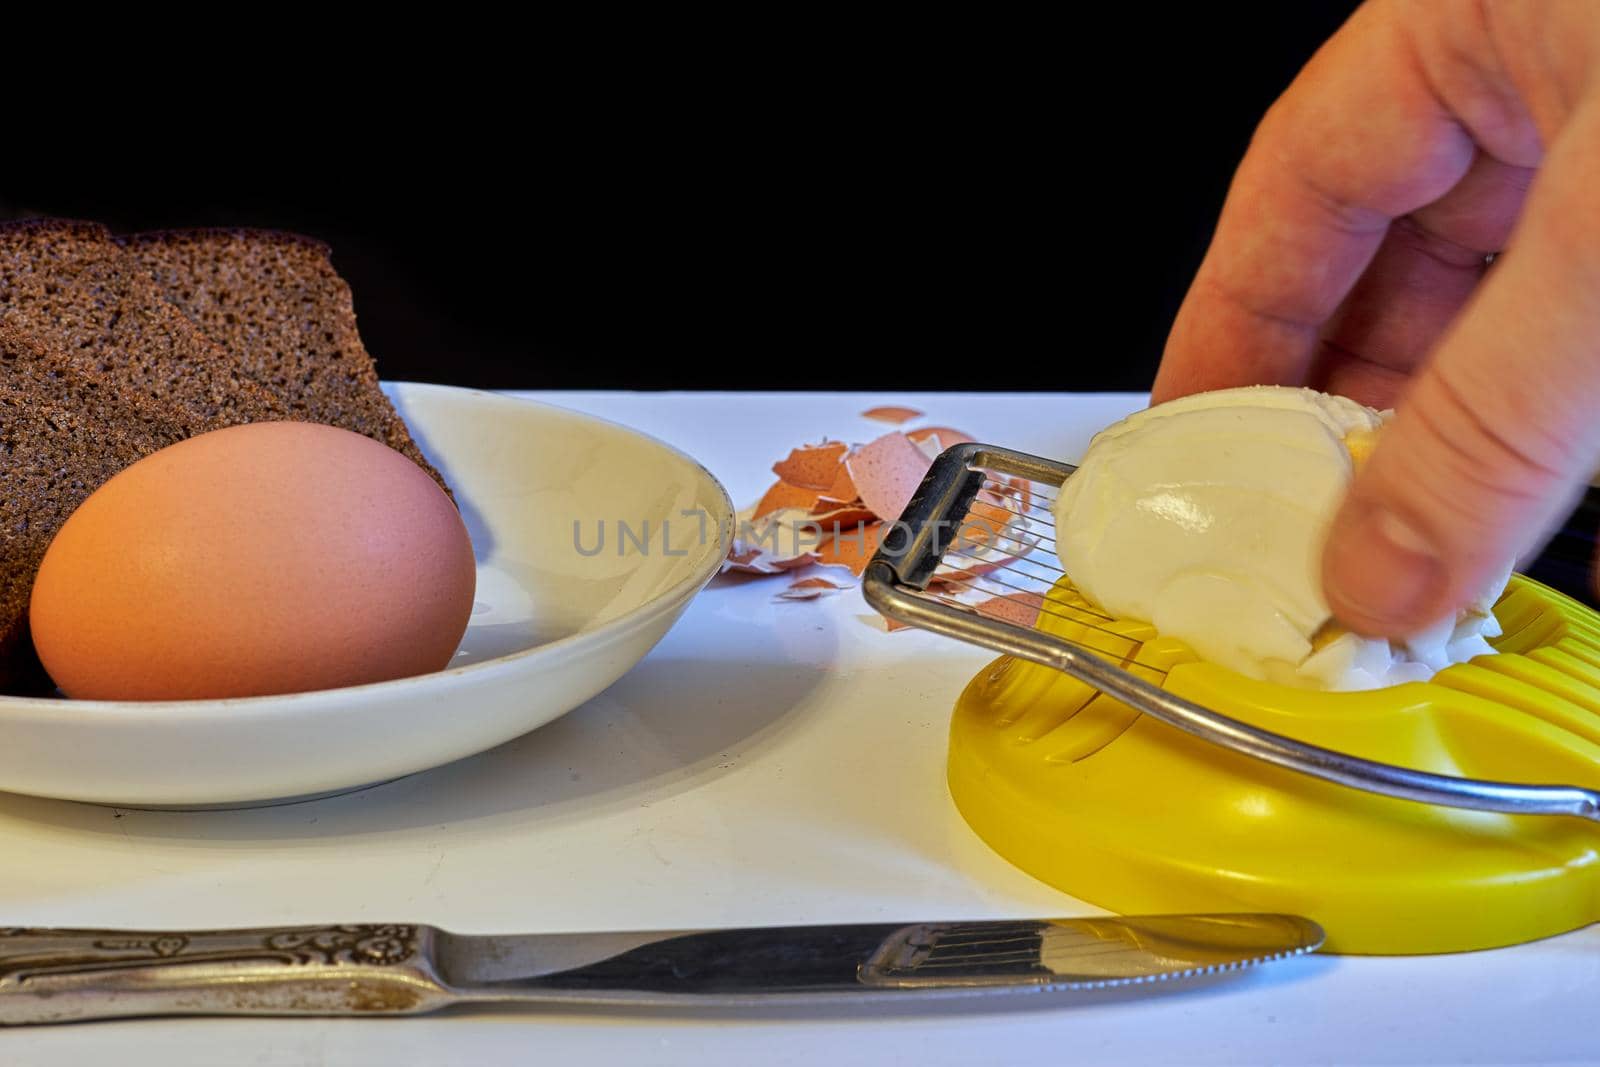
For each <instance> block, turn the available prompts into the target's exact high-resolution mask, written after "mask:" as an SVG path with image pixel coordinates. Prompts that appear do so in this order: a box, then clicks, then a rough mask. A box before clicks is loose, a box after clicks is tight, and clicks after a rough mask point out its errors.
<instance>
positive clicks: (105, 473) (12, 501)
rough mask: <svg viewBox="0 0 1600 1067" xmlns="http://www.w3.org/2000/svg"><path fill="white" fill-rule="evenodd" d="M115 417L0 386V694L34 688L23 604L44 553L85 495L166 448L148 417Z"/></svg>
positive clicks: (36, 680) (124, 401) (37, 684)
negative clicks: (111, 420)
mask: <svg viewBox="0 0 1600 1067" xmlns="http://www.w3.org/2000/svg"><path fill="white" fill-rule="evenodd" d="M116 402H117V404H118V405H119V407H120V408H121V410H122V411H123V412H124V414H123V417H121V418H118V419H117V421H116V422H115V423H113V424H111V425H107V424H106V422H105V421H104V419H105V417H106V415H105V413H104V412H102V411H98V410H94V409H93V408H91V409H90V410H79V409H77V408H75V407H66V406H59V405H56V404H53V403H50V402H49V401H47V400H45V399H44V398H43V397H41V396H40V395H38V394H37V393H34V392H31V391H29V390H27V389H16V388H10V387H0V560H3V561H4V565H3V566H0V688H3V689H4V690H5V691H6V692H18V691H22V690H29V689H35V688H42V687H43V688H47V687H44V686H42V678H43V674H42V671H41V670H40V668H39V665H38V657H37V656H36V655H35V654H34V651H33V642H32V641H31V640H30V638H29V636H28V599H29V597H30V596H31V595H32V592H33V579H34V576H35V575H36V574H38V572H39V564H40V562H41V561H42V560H43V559H44V553H45V549H47V548H49V547H50V541H51V539H52V538H53V537H55V535H56V531H57V530H59V529H60V528H61V524H62V523H64V522H66V521H67V517H68V516H69V515H71V514H72V512H73V511H74V510H75V509H76V508H77V507H78V505H79V504H81V503H83V501H84V499H85V498H87V497H88V495H89V494H90V493H92V492H94V491H95V490H96V489H98V488H99V487H100V486H101V485H103V484H104V483H105V482H106V481H107V480H108V479H110V478H111V476H112V475H114V474H116V473H117V472H118V471H120V470H122V469H124V468H125V467H127V466H129V465H130V464H132V463H136V462H137V461H139V460H140V459H142V458H144V457H145V456H147V455H149V454H150V453H151V452H154V451H155V450H156V449H158V448H161V447H163V446H164V445H165V444H170V443H171V442H170V441H166V440H164V439H163V438H162V437H161V436H160V435H159V434H158V433H155V432H152V431H150V429H149V428H150V427H153V426H157V425H159V424H160V422H161V420H160V418H159V416H157V415H154V414H149V415H146V414H144V413H141V412H138V411H135V412H134V413H132V414H127V413H126V405H130V404H131V405H132V406H133V407H134V408H136V409H137V408H139V407H142V406H143V402H142V401H140V400H138V399H133V400H129V399H128V398H126V397H122V398H118V399H117V401H116Z"/></svg>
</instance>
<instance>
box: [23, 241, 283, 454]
mask: <svg viewBox="0 0 1600 1067" xmlns="http://www.w3.org/2000/svg"><path fill="white" fill-rule="evenodd" d="M0 322H4V323H6V324H8V325H9V326H11V327H12V328H14V329H15V330H17V331H19V332H20V333H21V334H23V335H25V336H26V337H27V338H28V339H29V340H31V341H32V342H33V343H34V344H35V345H37V346H39V347H40V348H42V349H44V350H45V351H46V352H48V353H49V354H50V355H51V356H52V357H53V358H55V359H56V360H58V361H59V362H60V363H61V364H62V365H65V366H71V367H73V368H74V369H75V370H77V371H79V372H81V373H87V374H100V375H102V376H104V377H105V378H106V379H107V380H109V381H113V382H116V383H117V385H118V387H119V388H120V389H121V390H122V391H124V392H126V393H129V394H135V395H139V396H141V397H144V398H146V399H147V400H149V401H151V402H153V403H154V404H156V405H166V406H176V407H179V408H182V409H184V410H185V411H186V412H187V413H188V414H189V416H190V417H191V418H192V419H194V420H195V422H196V424H197V425H200V426H204V427H206V428H217V427H222V426H230V425H234V424H236V423H241V422H256V421H262V420H271V419H284V418H288V417H289V410H288V406H287V405H286V404H284V403H283V402H282V401H281V400H280V399H279V398H277V397H276V396H274V395H273V394H272V392H271V391H270V390H269V389H268V388H267V387H266V386H265V385H264V384H263V376H262V375H261V374H260V373H259V369H258V368H257V367H254V366H252V365H251V362H250V360H249V358H248V356H245V355H240V354H236V353H232V352H229V351H228V350H227V349H225V348H223V347H222V346H221V345H218V344H217V343H216V342H214V341H212V340H211V339H210V338H208V337H206V336H205V334H204V333H202V332H201V331H200V329H199V328H198V327H196V326H195V325H194V323H192V322H190V321H189V319H188V318H187V317H185V316H184V314H183V313H182V312H181V311H179V310H178V309H177V308H176V307H174V306H173V305H172V304H171V303H170V302H169V301H168V300H167V299H166V298H165V296H164V295H163V294H162V292H161V290H160V289H159V288H158V287H157V285H156V284H155V282H154V281H153V280H152V279H151V278H150V276H149V274H148V273H147V272H146V271H145V270H144V269H143V267H142V266H141V264H140V263H139V262H138V261H137V260H136V259H134V257H132V256H130V255H128V254H127V253H126V252H124V251H123V250H122V249H121V247H119V246H118V245H117V243H116V242H115V241H114V240H113V239H112V238H111V235H110V233H109V232H108V231H107V230H106V229H105V228H104V227H102V226H99V225H97V224H95V223H88V222H72V221H65V220H60V219H40V220H30V221H26V222H16V223H7V224H4V225H0Z"/></svg>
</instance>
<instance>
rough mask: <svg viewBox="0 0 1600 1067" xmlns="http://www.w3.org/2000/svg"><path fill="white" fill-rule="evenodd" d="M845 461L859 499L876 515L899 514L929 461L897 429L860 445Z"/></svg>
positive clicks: (915, 488) (904, 507)
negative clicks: (859, 495) (859, 496)
mask: <svg viewBox="0 0 1600 1067" xmlns="http://www.w3.org/2000/svg"><path fill="white" fill-rule="evenodd" d="M846 463H847V465H848V466H849V468H850V477H851V478H852V479H853V480H854V481H855V483H856V489H857V490H858V491H859V492H860V494H861V502H862V503H863V504H864V505H866V507H867V508H868V509H869V510H870V511H872V513H873V514H875V515H877V516H878V517H879V518H880V519H898V518H899V517H900V513H901V512H903V511H904V510H905V509H906V505H907V504H909V503H910V502H911V498H912V497H913V496H915V495H916V491H917V486H919V485H921V484H922V478H923V475H925V474H927V473H928V467H929V466H930V465H931V464H930V463H929V461H928V457H927V456H924V455H923V454H922V452H921V450H919V449H918V448H917V446H916V445H915V444H914V443H913V442H912V440H911V439H910V438H909V437H907V436H906V435H905V434H903V433H899V432H898V431H897V432H895V433H887V434H884V435H883V436H882V437H880V438H878V439H877V440H876V441H873V442H871V443H869V444H865V445H862V446H861V448H860V449H858V450H857V451H856V452H855V453H853V454H852V455H851V456H850V458H849V460H847V461H846Z"/></svg>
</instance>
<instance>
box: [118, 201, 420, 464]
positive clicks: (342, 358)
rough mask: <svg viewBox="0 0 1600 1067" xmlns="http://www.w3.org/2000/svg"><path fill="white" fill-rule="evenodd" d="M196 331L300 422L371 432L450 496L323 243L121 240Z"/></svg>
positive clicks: (243, 238) (266, 234) (223, 234)
mask: <svg viewBox="0 0 1600 1067" xmlns="http://www.w3.org/2000/svg"><path fill="white" fill-rule="evenodd" d="M117 240H118V241H119V243H120V244H121V245H122V247H123V248H124V249H126V250H127V252H128V253H129V254H130V255H132V256H133V257H135V258H136V259H137V260H138V261H139V262H140V263H141V264H142V265H143V266H144V268H145V269H146V270H147V271H149V273H150V275H151V277H152V278H154V279H155V282H156V284H157V285H158V286H159V287H160V289H161V291H162V293H163V294H164V295H165V296H166V298H167V299H168V300H170V301H171V302H172V303H173V304H175V305H176V306H177V307H178V308H179V309H180V310H181V311H182V312H183V313H184V314H185V315H187V316H188V317H189V318H190V320H191V321H193V322H194V323H195V325H197V326H199V327H200V329H201V330H202V331H203V332H204V333H205V334H206V336H207V337H209V338H211V339H212V340H213V341H216V342H217V343H218V344H220V345H222V346H223V347H224V348H226V349H228V350H229V351H230V352H233V353H235V354H236V355H238V356H240V357H243V358H245V359H247V360H248V362H249V363H250V365H251V366H252V368H254V369H256V370H257V372H258V373H260V374H262V375H263V376H264V378H265V379H266V381H267V382H268V385H269V387H271V388H272V389H274V390H275V391H277V393H278V395H280V396H281V397H282V398H283V399H284V400H285V401H286V402H287V404H288V405H289V408H290V411H291V412H292V415H293V417H294V418H299V419H305V420H308V421H311V422H322V423H327V424H328V425H330V426H339V427H342V428H344V429H347V430H353V431H355V432H356V433H359V434H365V435H366V436H368V437H371V438H373V439H375V440H378V441H381V442H383V443H384V444H386V445H388V446H389V447H390V448H392V449H394V450H395V451H397V452H400V453H402V454H404V455H406V456H408V457H409V458H410V459H412V460H413V461H414V462H415V463H416V464H417V465H418V466H420V467H422V469H423V470H425V471H427V472H428V473H429V474H430V475H432V476H433V477H434V479H435V480H436V481H438V482H439V484H440V486H442V487H444V488H445V491H446V492H448V491H449V487H448V486H445V483H444V479H443V478H442V477H441V476H440V475H439V472H438V471H436V470H434V468H433V466H432V465H431V464H430V463H429V462H428V461H427V459H426V458H425V457H424V456H423V454H422V451H421V450H420V449H419V448H418V447H417V445H416V442H415V441H413V440H412V439H411V434H410V432H409V431H408V430H407V429H406V424H405V423H404V422H403V421H402V420H401V418H400V416H399V414H398V413H397V412H396V411H395V409H394V405H393V404H391V403H390V402H389V398H388V397H387V396H385V395H384V394H383V391H382V390H381V389H380V388H379V386H378V371H377V368H376V366H375V365H374V364H373V360H372V357H371V356H370V355H369V354H368V353H367V350H366V348H365V346H363V345H362V343H361V335H360V334H359V333H358V332H357V330H356V313H355V304H354V302H353V300H352V298H351V295H350V287H349V286H348V285H347V284H345V281H344V279H343V278H341V277H340V276H339V275H338V273H337V272H336V271H335V270H334V269H333V263H332V261H331V260H330V258H329V252H328V247H327V246H326V245H324V244H322V243H321V242H320V241H315V240H312V239H311V238H309V237H301V236H299V235H297V234H290V233H280V232H277V231H274V230H240V229H233V230H229V229H199V230H176V231H165V232H156V233H140V234H133V235H131V236H127V237H120V238H118V239H117Z"/></svg>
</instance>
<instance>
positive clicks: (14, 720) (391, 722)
mask: <svg viewBox="0 0 1600 1067" xmlns="http://www.w3.org/2000/svg"><path fill="white" fill-rule="evenodd" d="M386 388H387V389H388V391H389V393H390V395H391V396H392V397H393V399H394V401H395V404H396V406H397V407H398V408H399V410H400V413H401V414H402V415H403V416H404V417H405V420H406V422H407V423H408V424H409V425H410V426H411V429H412V432H413V434H414V435H415V437H416V439H417V442H418V444H420V445H421V446H422V450H423V451H424V452H425V453H426V454H427V455H428V458H429V459H430V460H431V461H432V462H433V463H434V464H435V465H436V466H438V467H439V469H440V470H441V471H443V472H444V475H445V478H446V480H447V481H449V483H450V485H451V488H452V489H453V490H454V492H455V495H456V501H457V503H458V504H459V505H460V507H461V512H462V515H463V517H464V518H465V519H466V522H467V528H468V530H469V531H470V532H471V534H472V541H473V547H474V549H475V551H476V554H477V558H478V592H477V606H476V608H475V609H474V613H473V617H472V622H471V624H470V625H469V626H468V628H467V633H466V636H465V638H464V639H463V640H462V643H461V649H460V651H458V652H457V653H456V660H455V663H454V665H452V666H451V667H450V668H449V669H447V670H444V671H440V672H439V673H436V674H427V675H421V676H419V677H416V678H405V679H401V680H399V681H393V682H382V683H379V684H375V685H362V686H352V687H349V688H345V689H328V690H320V691H317V692H312V693H296V694H293V695H290V696H278V697H252V698H248V699H235V700H192V701H172V702H149V703H135V702H120V701H96V700H50V699H27V698H20V697H5V698H0V738H3V741H0V790H5V791H10V792H15V793H28V794H32V795H36V796H48V797H59V798H65V799H71V800H84V801H90V802H93V803H99V804H116V805H121V806H126V807H138V806H161V807H165V806H184V807H188V806H197V807H198V806H230V805H239V804H250V803H261V802H266V801H273V800H281V799H286V798H294V797H305V796H315V795H321V794H326V793H331V792H338V791H342V790H348V789H354V788H358V787H360V786H363V785H368V784H372V783H374V782H380V781H386V780H388V779H391V778H396V777H399V776H401V775H405V774H410V773H412V772H414V771H420V770H424V769H426V768H429V767H435V766H438V765H439V764H442V763H448V762H450V761H451V760H456V759H460V758H462V757H463V756H470V755H472V754H473V753H475V752H481V751H483V750H484V749H487V748H492V747H493V746H495V745H498V744H500V743H502V742H504V741H509V740H510V739H511V738H514V737H517V736H519V735H521V734H524V733H526V732H527V731H529V730H532V729H533V728H534V727H536V726H541V725H543V724H544V723H547V722H549V721H550V720H552V719H554V718H556V717H557V716H559V715H561V714H563V713H565V712H567V711H570V710H571V709H573V708H575V707H577V706H578V705H579V704H582V703H583V702H584V701H586V700H588V699H589V698H590V697H592V696H594V695H595V694H597V693H599V692H600V691H601V690H602V689H604V688H606V686H608V685H610V684H611V683H612V682H614V681H616V680H617V679H618V678H620V677H621V676H622V675H623V674H624V673H625V672H626V671H627V670H628V669H629V668H630V667H632V666H633V665H634V664H635V663H638V662H639V660H641V659H642V658H644V655H645V653H646V652H648V651H649V650H650V649H651V647H652V646H654V645H655V643H656V642H657V641H659V640H660V639H661V637H662V635H664V634H665V633H666V632H667V630H668V628H670V627H671V626H672V624H673V622H674V621H676V619H677V618H678V616H679V615H680V614H681V613H682V612H683V609H684V608H685V607H686V606H687V605H688V603H689V601H690V599H691V598H693V597H694V595H695V594H696V593H697V592H699V591H700V589H701V587H703V586H704V585H705V583H706V582H707V581H708V580H709V579H710V578H711V576H712V575H714V574H715V573H716V572H717V569H718V566H719V565H720V563H721V561H722V559H723V558H724V557H725V556H726V555H727V550H728V539H729V538H730V537H731V536H732V533H733V507H732V504H731V503H730V502H729V500H728V494H727V492H726V490H724V489H723V488H722V486H721V485H720V484H719V483H718V482H717V480H716V479H715V478H713V477H712V476H711V474H710V473H709V472H707V471H706V470H705V468H703V467H701V466H700V465H699V464H698V463H696V462H695V461H694V460H692V459H690V458H689V457H687V456H685V455H683V454H682V453H680V452H678V451H676V450H674V449H672V448H669V447H667V446H666V445H664V444H661V443H660V442H659V441H655V440H653V439H651V438H649V437H646V436H644V435H643V434H639V433H636V432H634V431H632V430H628V429H625V428H624V427H621V426H617V425H614V424H612V423H609V422H605V421H603V420H600V419H596V418H592V417H590V416H587V415H580V414H577V413H576V412H571V411H566V410H563V409H561V408H557V407H551V406H549V405H546V404H537V403H533V402H531V401H525V400H516V399H513V398H510V397H504V396H497V395H495V394H493V393H481V392H475V391H471V390H466V389H452V388H446V387H444V386H433V385H411V384H400V385H391V386H387V387H386ZM575 524H576V528H575ZM619 524H621V526H620V527H619ZM602 528H603V530H604V537H605V541H604V547H603V549H601V550H599V551H596V540H597V538H598V537H599V536H600V532H601V530H602ZM646 530H648V534H647V535H646V534H645V531H646ZM619 535H620V536H619ZM575 539H576V540H575ZM619 541H620V544H619ZM641 545H642V546H643V547H640V546H641Z"/></svg>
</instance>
